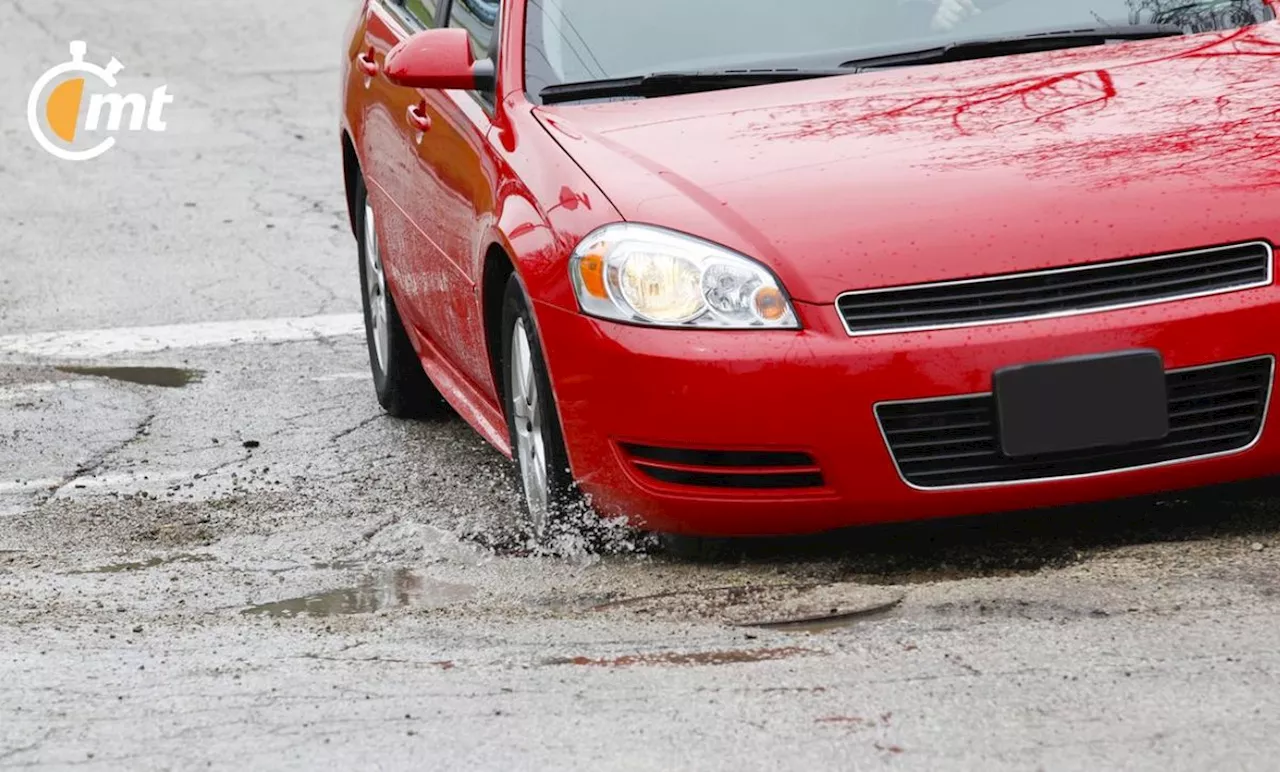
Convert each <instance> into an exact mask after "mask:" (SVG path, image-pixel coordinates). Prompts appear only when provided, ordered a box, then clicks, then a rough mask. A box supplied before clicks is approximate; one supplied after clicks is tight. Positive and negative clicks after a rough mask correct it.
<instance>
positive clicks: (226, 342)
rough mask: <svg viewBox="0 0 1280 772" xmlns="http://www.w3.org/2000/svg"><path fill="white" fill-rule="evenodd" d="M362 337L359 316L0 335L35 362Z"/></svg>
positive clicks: (4, 345)
mask: <svg viewBox="0 0 1280 772" xmlns="http://www.w3.org/2000/svg"><path fill="white" fill-rule="evenodd" d="M363 333H364V319H363V317H362V316H361V315H360V314H330V315H325V316H304V317H294V318H286V319H251V320H244V321H236V322H201V323H196V324H175V325H166V326H158V327H121V328H117V329H109V330H73V331H68V332H47V333H31V334H20V335H0V356H7V357H9V358H29V359H35V360H41V359H96V358H98V357H104V356H110V355H112V354H147V353H152V352H156V351H164V350H166V349H186V348H215V347H220V346H233V345H241V344H255V343H259V344H260V343H286V342H289V341H301V340H323V339H326V338H337V337H345V336H350V335H361V334H363Z"/></svg>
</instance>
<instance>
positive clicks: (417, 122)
mask: <svg viewBox="0 0 1280 772" xmlns="http://www.w3.org/2000/svg"><path fill="white" fill-rule="evenodd" d="M408 117H409V125H411V126H413V127H414V128H415V129H417V130H418V131H431V116H430V115H427V103H426V101H425V100H424V101H422V102H419V103H418V104H416V105H413V106H412V107H410V108H409V112H408Z"/></svg>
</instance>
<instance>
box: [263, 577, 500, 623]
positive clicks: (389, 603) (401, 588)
mask: <svg viewBox="0 0 1280 772" xmlns="http://www.w3.org/2000/svg"><path fill="white" fill-rule="evenodd" d="M475 593H476V588H475V587H472V586H470V585H466V584H454V583H450V582H441V581H437V580H434V579H429V578H427V577H425V576H422V575H421V574H419V573H417V572H416V571H412V570H410V569H394V570H386V571H378V572H375V573H372V574H368V575H366V576H365V577H363V578H362V579H361V580H360V583H359V584H357V585H356V586H354V587H344V588H340V589H337V590H330V591H328V592H322V593H317V594H314V595H303V596H301V597H297V598H286V599H285V600H277V601H272V602H270V603H261V604H259V605H257V606H252V607H250V608H247V609H245V610H244V611H242V612H241V613H243V614H249V615H257V616H268V617H296V616H302V615H308V616H319V617H327V616H345V615H350V614H372V613H373V612H375V611H381V610H383V609H391V608H405V607H415V608H439V607H442V606H448V605H451V604H454V603H461V602H463V601H466V600H469V599H470V598H472V597H473V596H474V595H475Z"/></svg>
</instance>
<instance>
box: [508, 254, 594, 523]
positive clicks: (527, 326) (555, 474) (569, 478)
mask: <svg viewBox="0 0 1280 772" xmlns="http://www.w3.org/2000/svg"><path fill="white" fill-rule="evenodd" d="M518 325H519V327H518ZM517 329H522V330H523V331H524V333H525V335H526V336H527V341H528V345H529V355H530V356H529V360H530V363H531V364H532V375H533V378H534V380H535V382H536V389H537V391H536V394H537V399H536V405H534V406H533V408H532V409H533V410H534V411H535V412H537V411H540V413H539V417H540V420H538V421H536V422H535V421H525V422H524V423H525V425H524V426H523V427H518V426H517V423H518V422H519V421H520V420H521V419H520V418H519V417H518V413H520V412H521V411H519V410H517V406H516V404H515V399H516V391H517V389H516V388H515V383H514V378H513V372H512V370H513V368H512V364H513V349H514V348H515V346H516V345H517V338H516V332H517ZM499 365H500V367H501V374H502V401H503V412H505V413H506V416H507V431H508V433H509V436H510V438H511V455H512V457H513V458H514V459H515V463H516V476H517V480H518V484H519V485H520V487H521V493H522V494H523V495H522V496H521V499H522V501H523V503H524V507H525V512H526V514H527V515H528V517H529V522H530V526H531V529H532V531H533V535H534V537H535V538H536V539H538V540H540V541H545V540H546V539H547V538H548V537H549V536H551V535H552V534H553V533H555V531H556V530H557V526H559V525H562V524H564V523H565V521H566V516H567V515H568V514H569V513H570V512H571V511H573V510H575V509H576V508H579V507H580V501H581V499H580V497H579V496H578V493H577V489H576V488H575V486H574V482H573V475H572V473H571V472H570V470H569V456H568V453H567V451H566V450H565V446H564V435H563V434H562V430H561V427H560V413H559V411H558V410H557V409H556V404H555V396H554V395H553V394H552V392H551V379H550V377H549V375H548V373H547V362H546V359H545V358H544V357H543V354H542V342H541V340H540V338H539V336H538V331H537V326H536V325H535V324H534V320H533V314H532V313H530V311H529V302H528V300H527V299H526V298H525V294H524V289H523V287H522V286H521V285H520V280H519V279H518V278H517V277H516V276H515V275H514V274H513V275H512V276H511V278H510V279H509V280H508V281H507V289H506V293H505V295H504V297H503V300H502V361H501V362H500V363H499ZM528 407H529V406H528V403H527V402H526V408H528ZM535 423H536V425H537V429H536V431H530V429H531V427H532V426H533V424H535ZM520 428H523V430H524V431H525V432H529V433H530V436H532V434H535V433H536V434H538V435H539V436H540V437H541V439H542V448H543V449H544V451H545V452H544V453H543V458H542V459H541V463H542V465H543V467H544V468H543V473H544V474H545V479H546V497H545V498H546V508H545V517H543V516H542V515H540V513H539V511H538V510H539V508H540V507H539V505H538V502H537V499H538V498H539V497H537V496H536V495H535V494H534V493H532V492H531V491H530V484H531V480H532V479H534V478H533V477H531V476H530V475H529V474H526V472H533V471H534V470H533V469H531V468H530V469H527V468H526V465H528V464H529V463H530V460H529V457H525V456H524V454H522V453H521V451H520V444H519V435H520V431H518V430H519V429H520ZM534 458H535V459H536V457H534ZM534 463H537V461H536V460H535V461H534Z"/></svg>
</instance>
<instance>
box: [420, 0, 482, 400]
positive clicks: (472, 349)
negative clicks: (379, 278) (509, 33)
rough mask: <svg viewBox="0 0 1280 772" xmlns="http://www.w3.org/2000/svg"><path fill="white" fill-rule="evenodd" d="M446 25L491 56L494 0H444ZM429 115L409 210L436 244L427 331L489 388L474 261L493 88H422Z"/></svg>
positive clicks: (466, 373) (468, 375) (469, 374)
mask: <svg viewBox="0 0 1280 772" xmlns="http://www.w3.org/2000/svg"><path fill="white" fill-rule="evenodd" d="M441 10H442V17H441V18H442V19H443V20H444V23H445V24H446V25H447V26H450V27H460V28H462V29H465V30H467V32H468V34H469V35H470V37H471V41H472V48H473V49H474V51H475V57H476V59H477V60H481V59H486V58H489V57H496V56H497V55H498V53H497V51H496V48H495V47H494V46H495V41H496V39H497V38H496V35H497V24H498V10H499V0H445V3H444V7H443V8H442V9H441ZM421 96H422V98H423V100H424V102H425V104H426V107H427V112H428V113H429V114H430V116H431V119H432V126H431V129H430V130H429V131H428V132H426V134H425V136H424V138H423V141H422V142H421V144H420V145H419V153H420V158H421V160H422V163H423V164H424V167H425V168H428V169H430V171H431V174H432V177H433V180H432V185H433V186H434V187H433V190H434V191H435V195H433V196H432V197H431V198H430V199H429V200H428V199H427V197H425V196H423V197H422V198H420V199H419V200H418V201H416V202H415V206H413V207H411V208H410V210H409V211H410V213H411V215H412V216H413V217H414V218H415V221H416V222H418V224H419V225H420V226H421V227H422V229H423V230H424V231H425V232H426V233H427V234H428V235H429V236H430V237H431V239H432V240H433V241H434V242H435V244H436V247H437V249H436V251H435V253H434V254H433V255H432V258H431V259H432V265H431V266H430V269H431V271H432V275H433V281H432V282H431V283H430V284H429V286H427V287H426V292H427V295H428V298H427V299H426V307H427V313H428V315H429V316H430V318H429V319H427V320H426V322H425V323H426V325H427V327H428V329H427V333H428V335H429V336H430V338H431V340H432V342H433V343H434V344H435V345H436V346H437V347H439V349H440V350H441V352H442V353H443V354H444V356H445V357H447V358H448V360H449V362H450V363H451V364H453V365H454V366H455V367H456V368H458V369H459V370H460V371H461V374H462V375H463V376H464V377H466V378H467V379H468V380H469V381H470V382H471V385H473V386H476V387H479V388H480V390H481V391H483V392H485V393H486V394H488V395H489V396H491V397H494V396H496V390H495V389H494V388H493V383H492V376H491V372H490V369H489V362H488V350H487V348H486V346H485V345H484V315H483V310H482V298H481V279H482V277H481V276H480V275H479V270H480V267H481V266H482V265H483V262H484V261H483V256H482V255H481V254H479V253H480V251H481V250H483V249H484V242H483V238H484V232H485V229H486V226H487V224H488V223H489V222H491V221H492V218H493V211H494V198H495V197H494V186H495V185H496V181H497V169H498V165H497V162H496V154H495V153H494V152H493V150H492V149H491V148H490V146H489V135H490V132H491V129H492V128H493V111H494V104H493V94H491V93H482V92H478V91H461V90H448V91H422V92H421Z"/></svg>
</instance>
